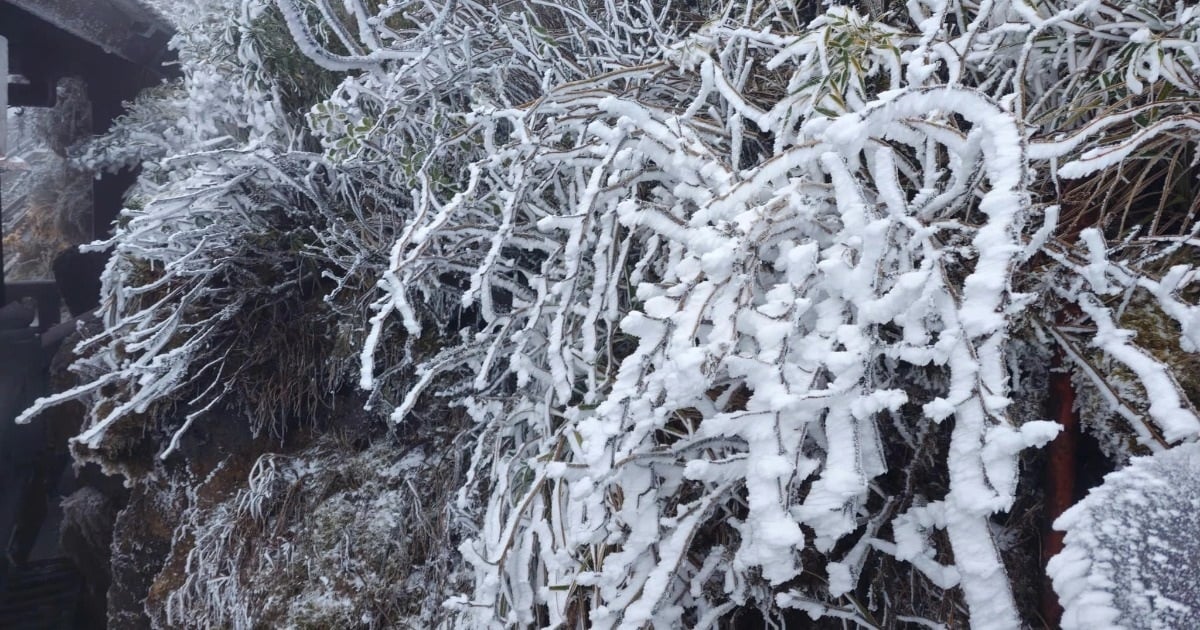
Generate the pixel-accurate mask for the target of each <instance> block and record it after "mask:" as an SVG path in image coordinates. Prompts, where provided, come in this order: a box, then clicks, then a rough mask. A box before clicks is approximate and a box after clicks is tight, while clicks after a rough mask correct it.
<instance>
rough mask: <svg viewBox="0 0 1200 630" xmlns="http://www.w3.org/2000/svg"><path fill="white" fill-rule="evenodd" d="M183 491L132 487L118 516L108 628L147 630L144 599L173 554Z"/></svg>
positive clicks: (170, 487)
mask: <svg viewBox="0 0 1200 630" xmlns="http://www.w3.org/2000/svg"><path fill="white" fill-rule="evenodd" d="M183 490H184V489H183V488H180V487H178V486H175V485H173V484H171V483H169V482H165V481H161V482H151V481H146V482H143V483H140V484H138V485H136V486H135V487H134V489H133V491H132V493H131V495H130V498H129V504H128V505H126V506H125V508H124V509H123V510H121V513H120V514H119V515H118V516H117V520H116V525H115V529H114V533H113V542H112V560H111V562H112V586H111V587H110V588H109V590H108V627H109V628H130V629H132V630H136V629H139V628H150V627H151V625H150V619H149V617H147V616H146V608H145V602H146V595H147V593H148V592H149V591H150V586H151V584H153V582H154V576H155V575H156V574H157V573H158V572H159V570H160V569H161V568H162V566H163V561H164V559H165V558H166V557H167V554H168V553H170V551H171V540H172V534H173V533H174V531H175V527H176V526H177V525H178V523H179V517H180V514H181V513H182V511H183V508H184V505H185V499H184V497H183Z"/></svg>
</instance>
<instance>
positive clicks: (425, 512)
mask: <svg viewBox="0 0 1200 630" xmlns="http://www.w3.org/2000/svg"><path fill="white" fill-rule="evenodd" d="M430 446H433V443H430ZM426 449H427V447H416V448H413V449H410V450H407V451H401V452H400V454H399V456H397V455H398V453H397V450H396V449H395V447H394V446H393V445H392V444H391V443H386V442H385V443H380V444H377V445H375V446H373V447H371V448H369V449H367V450H364V451H362V452H360V453H356V454H351V453H347V451H346V449H345V448H344V446H342V445H339V444H337V443H336V441H334V440H326V441H324V442H321V443H318V444H316V445H314V446H312V447H309V448H307V449H305V450H303V451H300V452H298V453H295V454H293V455H281V454H275V453H268V454H265V455H262V456H261V457H260V458H259V459H258V460H257V461H256V462H254V465H253V468H252V469H251V470H250V473H249V476H248V479H247V480H246V485H245V487H244V488H242V489H240V490H237V491H236V492H233V493H228V494H225V495H224V496H221V495H216V496H217V500H215V501H214V499H213V496H214V494H215V493H214V492H213V491H212V489H211V488H210V487H213V486H216V485H218V484H220V483H221V481H220V479H221V478H222V477H229V476H230V473H229V471H227V470H224V469H223V468H225V467H226V464H228V462H224V463H223V464H222V465H221V466H218V467H217V469H215V470H214V471H213V472H212V473H211V474H210V475H209V476H208V478H206V479H204V480H201V481H197V482H195V483H194V486H193V488H192V489H191V490H189V491H188V494H189V501H190V503H191V505H190V506H189V509H187V510H186V511H185V513H184V515H183V522H182V525H181V526H180V527H179V528H178V529H177V531H176V533H175V543H174V544H175V548H176V549H175V553H176V554H185V559H183V560H182V562H179V561H176V563H177V564H182V565H183V567H182V569H183V570H182V571H181V573H182V574H183V579H182V584H180V585H179V586H178V588H176V590H174V591H173V592H172V593H171V594H170V595H169V597H167V598H166V602H165V605H164V606H163V608H164V610H161V611H158V615H159V619H158V621H159V622H160V624H162V625H164V626H166V627H180V626H182V625H191V626H199V627H221V628H252V627H262V626H263V625H268V626H271V627H280V628H283V627H288V628H349V627H355V628H396V627H414V626H416V625H417V624H421V623H422V622H424V623H428V622H429V621H430V619H429V617H430V615H431V614H435V613H436V612H437V611H438V610H439V608H440V604H441V601H442V600H443V599H444V598H445V597H447V596H448V595H449V594H450V592H447V590H448V589H451V588H453V587H454V586H455V584H454V583H453V582H450V581H448V580H450V579H453V578H459V581H461V577H462V576H461V575H456V574H461V573H462V571H460V570H458V571H456V570H455V566H454V565H452V564H451V563H449V562H448V557H447V554H446V553H445V551H446V547H447V540H445V539H444V535H445V532H446V531H447V527H446V526H445V524H444V523H443V522H441V521H442V520H443V519H444V518H445V513H444V511H442V510H440V509H439V507H438V506H437V505H436V503H435V502H437V501H444V500H445V496H444V495H443V494H441V493H440V492H439V489H438V488H433V487H431V485H430V484H428V483H427V482H426V483H422V482H421V480H422V479H426V480H428V479H437V478H438V477H441V478H442V479H443V480H444V481H445V482H446V483H445V484H444V486H443V487H441V488H440V490H442V491H444V492H450V491H452V489H451V488H450V487H449V485H450V484H451V483H452V482H453V481H454V479H455V476H454V473H453V470H454V459H455V458H454V457H453V456H452V454H449V453H431V452H426ZM230 461H232V460H230ZM234 474H236V473H234ZM431 503H433V504H431ZM160 579H161V578H160ZM451 592H452V591H451ZM423 617H424V619H422V618H423Z"/></svg>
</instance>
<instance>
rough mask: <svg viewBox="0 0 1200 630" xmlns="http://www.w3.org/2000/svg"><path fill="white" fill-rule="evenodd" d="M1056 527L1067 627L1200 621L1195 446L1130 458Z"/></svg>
mask: <svg viewBox="0 0 1200 630" xmlns="http://www.w3.org/2000/svg"><path fill="white" fill-rule="evenodd" d="M1054 527H1055V528H1056V529H1060V530H1065V531H1066V532H1067V535H1066V549H1065V550H1064V551H1063V552H1062V553H1061V554H1059V555H1057V556H1055V557H1054V558H1052V559H1051V560H1050V563H1049V565H1048V566H1047V572H1048V573H1049V574H1050V576H1051V577H1052V578H1053V579H1054V590H1055V591H1057V592H1058V595H1059V598H1060V599H1061V601H1062V603H1063V608H1064V609H1065V612H1064V614H1063V627H1064V628H1068V629H1070V628H1089V629H1100V628H1113V629H1116V628H1124V629H1130V630H1132V629H1133V628H1164V629H1165V628H1194V627H1197V626H1198V625H1200V537H1197V536H1196V532H1197V531H1200V444H1196V443H1191V444H1184V445H1181V446H1178V447H1176V448H1173V449H1170V450H1166V451H1162V452H1159V453H1155V454H1154V455H1153V456H1149V457H1138V458H1134V459H1133V461H1131V462H1130V464H1129V466H1127V467H1126V468H1124V469H1122V470H1119V471H1117V472H1114V473H1112V474H1110V475H1108V476H1107V477H1105V479H1104V484H1103V485H1101V486H1100V487H1098V488H1095V489H1093V490H1092V491H1091V492H1090V493H1089V494H1088V496H1087V498H1085V499H1084V500H1083V501H1080V502H1079V503H1078V504H1076V505H1075V506H1074V507H1072V508H1071V509H1070V510H1068V511H1067V512H1066V513H1065V514H1063V515H1062V516H1061V517H1059V519H1058V520H1057V521H1055V523H1054Z"/></svg>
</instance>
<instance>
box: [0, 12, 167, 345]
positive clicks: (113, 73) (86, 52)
mask: <svg viewBox="0 0 1200 630" xmlns="http://www.w3.org/2000/svg"><path fill="white" fill-rule="evenodd" d="M172 32H173V31H172V29H171V26H170V24H169V23H168V22H167V21H166V20H165V19H164V18H163V17H162V16H161V15H159V14H158V13H157V12H155V11H153V10H151V9H149V8H148V7H146V6H144V5H142V4H141V3H139V2H137V0H0V37H4V38H5V39H7V42H8V51H7V53H8V54H7V57H8V66H9V69H8V74H10V75H12V76H16V77H20V80H19V82H17V83H13V84H9V85H8V86H7V95H8V98H7V101H8V105H10V106H30V107H50V106H53V105H54V103H55V100H56V88H57V85H58V81H59V80H60V79H62V78H64V77H78V78H80V79H82V80H83V81H84V83H85V84H86V85H87V93H88V99H89V100H90V102H91V105H92V124H93V130H94V131H95V132H102V131H104V130H106V129H108V127H109V125H110V124H111V123H112V121H113V119H114V118H116V117H117V116H119V115H120V114H121V112H122V111H123V103H124V102H125V101H129V100H131V99H133V98H134V97H135V96H136V95H137V93H138V92H139V91H140V90H141V89H143V88H145V87H148V86H151V85H155V84H157V83H159V82H161V81H163V80H164V79H165V78H167V77H168V76H169V74H170V70H169V68H168V67H167V66H164V62H165V61H167V59H168V55H169V51H168V50H167V41H168V40H169V39H170V37H171V34H172ZM0 177H3V174H2V173H0ZM134 177H135V175H134V174H133V173H117V174H113V175H106V176H104V177H102V178H100V179H99V180H97V181H96V182H95V184H94V190H93V198H94V205H95V207H94V208H93V211H92V217H93V236H103V235H104V234H106V233H107V232H108V227H109V226H110V225H111V224H112V221H113V220H114V219H115V218H116V216H117V213H118V212H120V210H121V205H122V203H121V198H122V196H123V195H124V193H125V191H126V190H127V189H128V188H129V185H130V184H131V183H132V182H133V179H134ZM0 252H2V250H0ZM14 288H15V289H16V290H17V291H16V293H17V294H16V295H10V294H9V293H11V292H10V291H6V290H5V289H6V287H5V284H4V282H3V278H2V276H0V305H3V304H5V303H7V302H8V301H10V300H12V299H16V298H19V297H23V296H24V295H31V296H35V297H40V296H41V295H42V294H44V289H40V288H38V287H14ZM43 323H47V322H43Z"/></svg>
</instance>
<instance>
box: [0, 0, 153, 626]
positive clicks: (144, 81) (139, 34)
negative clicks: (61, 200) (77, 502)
mask: <svg viewBox="0 0 1200 630" xmlns="http://www.w3.org/2000/svg"><path fill="white" fill-rule="evenodd" d="M171 35H172V28H171V26H170V24H169V23H168V22H167V21H166V20H165V19H164V18H163V17H162V16H160V15H159V14H157V13H156V12H155V11H153V10H151V9H149V8H148V7H146V6H144V5H142V4H140V3H139V2H138V1H137V0H0V38H3V39H0V83H2V86H3V88H4V91H3V93H2V94H0V95H2V96H3V97H4V98H0V110H2V109H5V108H6V106H28V107H50V106H53V105H54V104H55V101H56V99H57V87H58V83H59V80H60V79H63V78H67V77H71V78H78V79H81V80H82V81H83V83H84V84H85V85H86V86H87V96H88V100H89V101H90V103H91V108H92V125H93V128H92V130H93V131H94V132H96V133H99V132H103V131H104V130H106V129H108V127H109V126H110V124H111V123H112V121H113V119H115V118H116V117H117V116H119V115H120V114H121V113H122V111H123V103H124V102H126V101H129V100H132V99H133V98H134V97H135V96H136V95H137V93H138V92H139V91H140V90H141V89H143V88H145V87H149V86H152V85H155V84H158V83H160V82H162V81H163V80H164V79H166V78H169V75H170V74H171V71H172V70H171V68H170V67H169V66H164V62H165V61H167V59H168V55H169V52H168V49H167V41H168V40H169V39H170V37H171ZM5 66H7V69H6V68H5ZM9 77H15V78H16V81H14V82H9V81H8V79H9ZM0 124H6V118H0ZM0 135H2V134H0ZM3 149H4V146H3V141H2V139H0V157H3V154H2V151H3ZM3 176H4V174H3V162H0V178H2V177H3ZM135 178H136V173H134V172H122V173H117V174H112V175H105V176H103V177H101V178H100V179H98V180H96V181H95V182H94V183H93V191H92V193H93V194H92V197H93V204H94V205H93V208H92V217H93V221H92V230H91V232H92V233H91V237H92V238H100V237H104V236H106V235H107V234H108V233H109V229H110V226H111V225H112V222H113V221H114V220H115V219H116V217H117V214H118V213H119V212H120V210H121V207H122V205H123V203H122V201H123V197H124V194H125V191H126V190H128V188H129V186H130V184H132V183H133V181H134V179H135ZM0 201H2V200H0ZM2 258H3V242H2V240H0V259H2ZM57 271H58V270H57V269H56V273H57ZM59 289H60V287H59V286H58V285H57V284H56V283H55V282H22V283H5V281H4V276H3V270H2V268H0V307H3V306H4V305H6V304H9V303H10V302H13V301H16V300H20V299H21V298H32V299H33V301H35V302H36V303H37V307H36V310H37V325H36V327H33V326H29V325H28V324H27V323H28V322H29V320H32V319H33V315H32V313H30V314H29V316H28V318H12V317H9V318H8V320H6V321H5V322H0V323H5V325H3V326H0V627H5V628H103V627H104V620H103V619H95V618H93V619H87V618H83V617H81V616H79V615H77V614H76V608H77V606H76V603H77V601H78V600H79V597H80V595H79V594H80V593H81V588H82V586H81V585H82V582H81V580H82V579H84V578H83V576H80V575H79V573H78V572H77V571H76V570H75V569H74V568H73V565H72V564H71V561H69V560H67V559H65V558H61V557H56V556H59V555H60V554H61V551H60V550H59V547H58V542H57V541H58V522H57V521H56V520H55V517H54V516H53V509H52V508H53V507H54V506H56V505H57V503H58V500H59V497H57V496H55V494H56V492H57V490H56V488H57V487H58V486H59V475H60V474H61V472H62V471H63V469H64V466H65V463H66V462H65V459H64V458H63V457H62V456H58V455H55V454H54V453H55V451H56V450H60V449H56V448H55V447H54V446H55V445H52V444H51V443H50V440H49V438H48V435H47V431H46V428H45V427H43V426H40V423H39V422H37V421H35V422H34V423H32V424H29V425H16V424H14V422H13V419H14V418H15V416H16V415H17V414H19V413H20V412H21V411H22V410H23V409H25V408H26V407H27V406H28V405H29V404H30V403H31V402H32V401H33V399H34V398H36V397H37V396H39V395H44V394H45V393H46V387H47V372H48V366H49V364H50V356H51V354H52V353H53V352H54V350H55V342H52V341H48V339H53V338H54V335H42V334H41V333H44V332H46V330H47V329H48V328H50V326H52V325H53V324H55V323H57V322H58V320H59V313H60V312H61V309H62V300H61V298H60V290H59ZM66 292H67V293H70V290H69V289H68V290H67V291H66ZM13 306H14V307H15V306H17V305H13ZM22 308H23V307H22ZM17 319H19V320H20V321H19V322H18V323H17V324H13V323H12V322H13V321H16V320H17ZM9 320H12V321H9ZM21 322H25V323H21ZM58 340H59V341H61V337H59V338H58ZM80 609H81V610H82V608H80Z"/></svg>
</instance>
